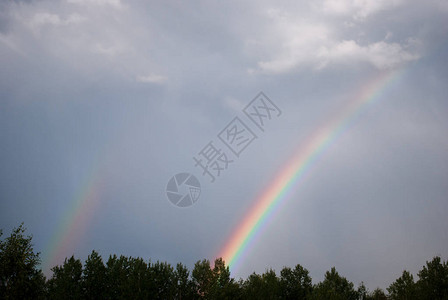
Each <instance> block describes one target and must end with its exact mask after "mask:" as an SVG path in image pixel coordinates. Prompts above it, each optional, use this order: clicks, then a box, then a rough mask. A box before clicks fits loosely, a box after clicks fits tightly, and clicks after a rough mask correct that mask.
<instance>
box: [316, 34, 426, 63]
mask: <svg viewBox="0 0 448 300" xmlns="http://www.w3.org/2000/svg"><path fill="white" fill-rule="evenodd" d="M418 57H419V56H418V55H416V54H411V53H409V52H407V51H406V50H405V49H403V47H402V46H401V45H400V44H397V43H386V42H384V41H381V42H377V43H373V44H369V45H367V46H360V45H359V44H357V43H356V42H355V41H353V40H348V41H342V42H339V43H337V44H335V45H333V46H331V47H322V48H321V49H320V51H319V52H318V54H317V57H316V58H317V59H318V60H319V61H320V64H321V65H320V66H321V67H323V66H325V65H326V64H329V63H348V64H350V63H359V62H367V63H370V64H372V65H373V66H375V67H376V68H378V69H389V68H393V67H396V66H398V65H400V64H402V63H405V62H408V61H411V60H415V59H417V58H418Z"/></svg>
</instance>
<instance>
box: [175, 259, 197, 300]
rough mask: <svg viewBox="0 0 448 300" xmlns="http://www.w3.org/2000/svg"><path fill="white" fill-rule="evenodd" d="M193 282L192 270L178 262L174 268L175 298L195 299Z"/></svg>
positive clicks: (183, 299) (181, 299) (182, 299)
mask: <svg viewBox="0 0 448 300" xmlns="http://www.w3.org/2000/svg"><path fill="white" fill-rule="evenodd" d="M193 296H194V294H193V284H192V282H191V281H190V271H188V269H187V267H185V266H184V265H183V264H181V263H178V264H177V265H176V269H175V270H174V298H175V299H179V300H186V299H193Z"/></svg>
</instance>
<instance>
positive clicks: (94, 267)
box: [83, 250, 106, 299]
mask: <svg viewBox="0 0 448 300" xmlns="http://www.w3.org/2000/svg"><path fill="white" fill-rule="evenodd" d="M83 285H84V297H85V299H102V298H104V295H105V288H106V267H105V266H104V263H103V259H102V258H101V256H100V255H99V254H98V252H96V251H95V250H93V251H92V253H91V254H90V255H89V256H88V257H87V260H86V263H85V266H84V270H83Z"/></svg>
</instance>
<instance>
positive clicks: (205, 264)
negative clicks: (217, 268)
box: [191, 259, 213, 299]
mask: <svg viewBox="0 0 448 300" xmlns="http://www.w3.org/2000/svg"><path fill="white" fill-rule="evenodd" d="M191 275H192V282H193V289H194V290H195V293H196V294H197V295H198V296H199V297H200V298H203V299H209V294H210V292H211V289H212V286H213V271H212V269H211V268H210V261H209V260H207V259H204V260H202V261H197V262H196V263H195V265H194V269H193V272H192V274H191Z"/></svg>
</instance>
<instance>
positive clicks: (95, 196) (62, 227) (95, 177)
mask: <svg viewBox="0 0 448 300" xmlns="http://www.w3.org/2000/svg"><path fill="white" fill-rule="evenodd" d="M102 178H103V176H101V172H100V170H99V168H98V166H94V167H92V168H91V170H90V172H89V176H88V177H87V180H86V182H85V183H84V184H83V185H82V189H81V190H80V191H79V192H78V193H77V195H76V196H75V197H74V199H73V200H72V201H71V205H70V206H69V208H68V209H67V211H66V213H65V214H64V215H63V216H62V218H61V222H60V224H59V225H58V226H57V228H56V232H55V233H54V234H53V236H52V239H51V241H50V242H49V244H48V245H47V250H46V251H45V254H46V256H45V257H44V259H43V269H44V273H46V275H50V273H49V271H50V269H51V268H53V267H54V266H57V265H59V264H62V263H63V262H64V259H65V258H66V257H70V256H71V255H73V254H74V253H73V252H74V250H75V248H76V246H77V245H78V244H79V242H80V240H81V239H82V237H83V236H84V235H85V233H86V232H87V229H88V228H87V227H88V225H89V224H90V222H91V220H92V219H93V217H94V212H95V210H96V208H97V207H98V205H99V200H100V198H101V197H100V196H101V194H102V191H103V183H104V182H103V180H102Z"/></svg>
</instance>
